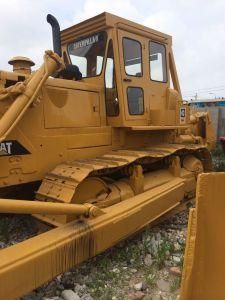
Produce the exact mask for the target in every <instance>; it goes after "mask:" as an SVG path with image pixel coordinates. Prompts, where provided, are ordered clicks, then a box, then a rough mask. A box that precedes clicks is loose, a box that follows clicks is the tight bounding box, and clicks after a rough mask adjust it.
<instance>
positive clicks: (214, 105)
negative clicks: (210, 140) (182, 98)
mask: <svg viewBox="0 0 225 300" xmlns="http://www.w3.org/2000/svg"><path fill="white" fill-rule="evenodd" d="M189 105H190V106H191V107H192V108H193V109H196V110H200V111H208V112H210V115H211V118H212V122H213V125H214V128H215V131H216V135H217V139H219V137H220V136H225V98H223V97H222V98H215V99H197V100H190V101H189Z"/></svg>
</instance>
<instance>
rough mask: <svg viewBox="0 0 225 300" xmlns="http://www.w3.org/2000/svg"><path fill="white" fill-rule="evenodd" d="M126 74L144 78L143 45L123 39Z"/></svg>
mask: <svg viewBox="0 0 225 300" xmlns="http://www.w3.org/2000/svg"><path fill="white" fill-rule="evenodd" d="M123 53H124V66H125V72H126V74H127V75H130V76H138V77H140V76H142V55H141V44H140V43H139V42H138V41H135V40H132V39H128V38H123Z"/></svg>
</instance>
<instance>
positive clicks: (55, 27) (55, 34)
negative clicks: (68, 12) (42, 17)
mask: <svg viewBox="0 0 225 300" xmlns="http://www.w3.org/2000/svg"><path fill="white" fill-rule="evenodd" d="M47 22H48V23H49V24H50V25H51V26H52V39H53V50H54V52H55V53H57V54H58V55H59V56H60V57H61V56H62V50H61V36H60V26H59V22H58V21H57V19H56V18H55V17H54V16H53V15H51V14H48V15H47Z"/></svg>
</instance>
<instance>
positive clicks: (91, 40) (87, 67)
mask: <svg viewBox="0 0 225 300" xmlns="http://www.w3.org/2000/svg"><path fill="white" fill-rule="evenodd" d="M106 39H107V35H106V32H100V33H96V34H93V35H91V36H88V37H85V38H83V39H79V40H76V41H74V42H73V43H70V44H69V45H68V53H69V56H70V59H71V62H72V64H73V65H76V66H78V68H79V70H80V72H81V73H82V77H83V78H84V77H93V76H98V75H100V74H101V72H102V66H103V59H104V54H105V47H106Z"/></svg>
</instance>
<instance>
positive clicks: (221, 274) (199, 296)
mask: <svg viewBox="0 0 225 300" xmlns="http://www.w3.org/2000/svg"><path fill="white" fill-rule="evenodd" d="M224 185H225V173H210V174H202V175H200V176H199V180H198V184H197V198H196V208H195V209H191V211H190V217H189V224H188V237H187V245H186V251H185V260H184V271H183V276H182V286H181V300H214V299H215V300H224V299H225V234H224V230H225V193H224Z"/></svg>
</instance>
